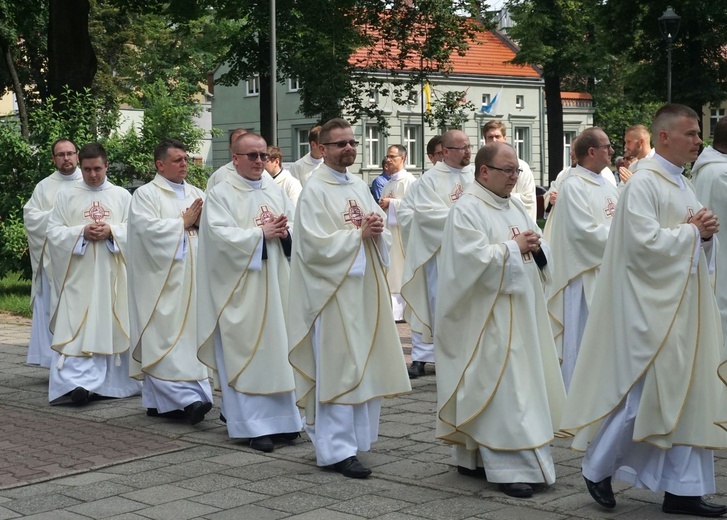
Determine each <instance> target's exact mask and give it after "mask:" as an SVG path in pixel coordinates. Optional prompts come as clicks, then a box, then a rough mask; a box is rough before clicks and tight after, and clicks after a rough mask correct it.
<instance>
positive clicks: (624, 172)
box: [618, 166, 633, 184]
mask: <svg viewBox="0 0 727 520" xmlns="http://www.w3.org/2000/svg"><path fill="white" fill-rule="evenodd" d="M632 175H633V172H632V171H631V170H629V169H628V168H626V167H625V166H619V168H618V177H619V179H621V182H623V183H624V184H626V182H627V181H628V180H629V179H630V178H631V176H632Z"/></svg>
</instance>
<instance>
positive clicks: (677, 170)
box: [654, 153, 684, 189]
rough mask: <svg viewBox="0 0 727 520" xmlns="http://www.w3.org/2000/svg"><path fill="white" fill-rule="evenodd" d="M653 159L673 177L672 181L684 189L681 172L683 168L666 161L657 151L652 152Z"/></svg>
mask: <svg viewBox="0 0 727 520" xmlns="http://www.w3.org/2000/svg"><path fill="white" fill-rule="evenodd" d="M654 159H656V160H657V161H658V162H659V164H660V165H661V167H662V168H664V169H665V170H666V172H667V173H668V174H669V175H671V176H672V177H673V178H674V181H675V182H676V183H677V184H678V185H679V187H680V188H682V189H684V179H682V172H683V171H684V168H682V167H680V166H677V165H676V164H674V163H671V162H669V161H667V160H666V159H664V158H663V157H662V156H661V155H659V154H658V153H655V154H654Z"/></svg>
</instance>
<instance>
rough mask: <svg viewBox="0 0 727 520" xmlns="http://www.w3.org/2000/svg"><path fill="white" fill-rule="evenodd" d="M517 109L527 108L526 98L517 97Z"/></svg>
mask: <svg viewBox="0 0 727 520" xmlns="http://www.w3.org/2000/svg"><path fill="white" fill-rule="evenodd" d="M515 108H520V109H522V108H525V96H515Z"/></svg>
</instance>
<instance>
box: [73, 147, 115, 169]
mask: <svg viewBox="0 0 727 520" xmlns="http://www.w3.org/2000/svg"><path fill="white" fill-rule="evenodd" d="M96 158H100V159H101V160H102V161H103V162H104V163H107V162H109V159H108V155H106V149H105V148H104V147H103V146H102V145H101V143H88V144H86V145H84V146H83V148H81V150H80V151H79V152H78V162H79V164H80V163H82V162H83V161H84V160H85V159H96Z"/></svg>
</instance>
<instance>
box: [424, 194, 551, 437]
mask: <svg viewBox="0 0 727 520" xmlns="http://www.w3.org/2000/svg"><path fill="white" fill-rule="evenodd" d="M528 229H532V230H533V231H535V232H539V229H538V227H537V225H536V224H535V222H534V221H533V220H532V219H531V218H530V217H529V216H528V214H527V212H526V210H525V208H524V206H523V205H522V203H520V201H519V200H517V199H512V198H509V199H502V198H500V197H497V196H496V195H494V194H493V193H492V192H490V191H488V190H486V189H485V188H484V187H483V186H482V185H480V184H479V183H478V182H473V183H472V184H471V185H470V186H469V187H468V188H467V189H465V192H464V194H463V195H462V198H461V199H460V200H459V201H458V202H457V203H456V204H455V205H454V206H453V208H452V211H451V213H450V216H449V218H448V220H447V224H446V226H445V228H444V235H443V238H442V250H441V254H440V257H439V285H438V289H437V291H438V292H437V312H436V321H435V328H434V330H435V343H434V344H435V352H436V359H437V397H438V413H437V438H439V439H442V440H444V441H445V442H447V443H450V444H456V445H460V446H464V447H466V448H467V449H468V450H476V449H478V448H479V447H482V446H484V447H486V448H489V449H491V450H498V451H513V450H529V449H535V448H537V447H540V446H544V445H546V444H548V443H549V442H550V441H551V440H552V439H553V433H554V432H555V431H557V430H558V426H559V424H560V416H561V410H562V405H563V401H564V399H565V389H564V388H563V380H562V379H561V375H560V368H559V365H558V356H557V353H556V350H555V344H554V343H553V336H552V334H551V331H550V326H549V323H548V313H547V308H546V303H545V296H544V294H543V289H542V281H541V280H542V277H543V276H545V275H547V266H546V268H545V272H542V271H541V270H540V269H539V268H538V265H537V264H536V262H535V259H534V258H533V255H531V254H526V255H522V254H521V253H520V250H519V248H518V246H517V244H516V243H515V242H514V240H513V238H514V237H515V236H517V235H518V234H520V233H522V232H524V231H526V230H528ZM542 251H543V252H544V254H545V255H546V257H547V256H548V254H549V250H548V248H547V244H545V243H544V242H543V245H542Z"/></svg>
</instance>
